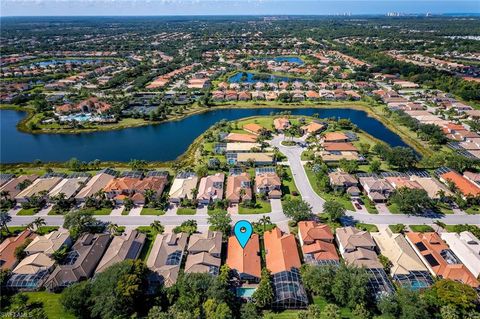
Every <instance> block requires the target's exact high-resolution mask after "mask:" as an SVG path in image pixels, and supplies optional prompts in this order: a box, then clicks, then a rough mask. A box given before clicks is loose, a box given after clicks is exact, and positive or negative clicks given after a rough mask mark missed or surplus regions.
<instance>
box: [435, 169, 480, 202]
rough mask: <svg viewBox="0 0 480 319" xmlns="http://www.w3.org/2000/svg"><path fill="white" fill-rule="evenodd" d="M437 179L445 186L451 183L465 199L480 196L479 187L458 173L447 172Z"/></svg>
mask: <svg viewBox="0 0 480 319" xmlns="http://www.w3.org/2000/svg"><path fill="white" fill-rule="evenodd" d="M438 177H439V179H440V180H441V181H442V182H444V183H445V184H447V185H448V184H449V183H452V184H453V185H455V187H456V188H457V189H458V190H459V191H460V193H461V194H462V196H463V197H464V198H466V197H467V196H478V195H480V187H479V186H477V185H476V184H475V183H473V182H471V181H469V180H468V179H466V178H465V177H463V176H462V175H460V174H459V173H457V172H455V171H448V172H446V173H443V174H440V175H439V176H438Z"/></svg>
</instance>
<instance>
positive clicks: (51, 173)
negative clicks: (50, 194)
mask: <svg viewBox="0 0 480 319" xmlns="http://www.w3.org/2000/svg"><path fill="white" fill-rule="evenodd" d="M50 177H61V178H65V177H67V174H65V173H60V172H50V173H46V174H45V175H43V178H50Z"/></svg>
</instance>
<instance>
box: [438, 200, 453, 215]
mask: <svg viewBox="0 0 480 319" xmlns="http://www.w3.org/2000/svg"><path fill="white" fill-rule="evenodd" d="M436 208H437V209H438V211H439V212H440V213H442V214H444V215H449V214H453V210H452V209H451V208H450V206H449V205H447V204H445V203H437V207H436Z"/></svg>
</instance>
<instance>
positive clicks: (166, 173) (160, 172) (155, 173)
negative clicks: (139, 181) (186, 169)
mask: <svg viewBox="0 0 480 319" xmlns="http://www.w3.org/2000/svg"><path fill="white" fill-rule="evenodd" d="M146 176H148V177H152V176H160V177H163V176H165V177H166V176H168V172H167V171H150V172H147V174H146Z"/></svg>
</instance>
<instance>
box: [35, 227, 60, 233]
mask: <svg viewBox="0 0 480 319" xmlns="http://www.w3.org/2000/svg"><path fill="white" fill-rule="evenodd" d="M58 228H59V227H58V226H41V227H39V228H38V229H37V230H36V231H35V233H37V234H38V235H45V234H48V233H50V232H52V231H54V230H58Z"/></svg>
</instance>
